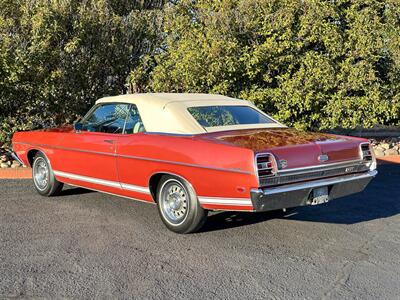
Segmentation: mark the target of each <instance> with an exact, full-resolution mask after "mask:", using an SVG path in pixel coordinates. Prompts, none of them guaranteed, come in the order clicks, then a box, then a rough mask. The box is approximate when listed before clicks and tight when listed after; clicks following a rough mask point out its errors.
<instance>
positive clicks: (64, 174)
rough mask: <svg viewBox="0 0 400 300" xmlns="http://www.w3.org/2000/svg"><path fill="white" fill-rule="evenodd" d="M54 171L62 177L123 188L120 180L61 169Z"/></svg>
mask: <svg viewBox="0 0 400 300" xmlns="http://www.w3.org/2000/svg"><path fill="white" fill-rule="evenodd" d="M53 172H54V174H55V175H56V176H60V177H64V178H68V179H73V180H79V181H85V182H89V183H94V184H100V185H104V186H109V187H114V188H118V189H120V188H121V184H120V183H119V182H115V181H110V180H104V179H99V178H93V177H88V176H82V175H76V174H71V173H67V172H61V171H53Z"/></svg>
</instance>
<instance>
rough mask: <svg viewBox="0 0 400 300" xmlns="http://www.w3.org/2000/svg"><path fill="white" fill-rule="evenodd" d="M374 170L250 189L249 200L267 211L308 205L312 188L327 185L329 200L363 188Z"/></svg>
mask: <svg viewBox="0 0 400 300" xmlns="http://www.w3.org/2000/svg"><path fill="white" fill-rule="evenodd" d="M377 173H378V172H377V171H376V170H373V171H369V172H367V173H362V174H352V175H346V176H340V177H333V178H325V179H321V180H313V181H308V182H302V183H296V184H288V185H284V186H279V187H271V188H265V189H252V190H251V201H252V203H253V207H254V210H255V211H268V210H275V209H282V208H289V207H296V206H304V205H310V204H311V202H312V199H311V194H312V190H313V189H315V188H318V187H324V186H328V191H329V200H333V199H336V198H340V197H344V196H347V195H351V194H354V193H358V192H361V191H363V190H364V189H365V187H366V186H367V185H368V183H369V182H370V181H371V179H372V178H374V177H375V176H376V174H377Z"/></svg>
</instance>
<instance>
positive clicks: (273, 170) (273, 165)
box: [254, 152, 278, 181]
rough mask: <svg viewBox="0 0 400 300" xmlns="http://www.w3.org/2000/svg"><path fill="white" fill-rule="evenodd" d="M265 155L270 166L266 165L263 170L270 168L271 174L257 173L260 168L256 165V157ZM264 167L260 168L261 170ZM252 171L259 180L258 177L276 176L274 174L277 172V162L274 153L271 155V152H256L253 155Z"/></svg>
mask: <svg viewBox="0 0 400 300" xmlns="http://www.w3.org/2000/svg"><path fill="white" fill-rule="evenodd" d="M265 156H267V157H269V160H270V163H271V167H267V168H264V169H265V170H268V169H271V175H264V176H260V174H259V171H260V169H259V168H258V165H259V163H258V159H259V158H260V157H265ZM264 169H261V170H264ZM254 172H255V174H256V175H257V179H258V181H260V177H273V176H276V174H277V173H278V163H277V161H276V158H275V155H273V154H272V153H271V152H264V153H257V154H256V155H255V156H254Z"/></svg>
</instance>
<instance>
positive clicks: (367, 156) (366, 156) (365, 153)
mask: <svg viewBox="0 0 400 300" xmlns="http://www.w3.org/2000/svg"><path fill="white" fill-rule="evenodd" d="M365 146H367V147H368V150H365V149H363V147H364V148H365ZM359 155H360V159H361V160H362V161H364V162H366V163H368V164H369V168H370V170H371V171H373V170H375V169H376V157H375V153H374V149H373V148H372V145H371V143H360V145H359Z"/></svg>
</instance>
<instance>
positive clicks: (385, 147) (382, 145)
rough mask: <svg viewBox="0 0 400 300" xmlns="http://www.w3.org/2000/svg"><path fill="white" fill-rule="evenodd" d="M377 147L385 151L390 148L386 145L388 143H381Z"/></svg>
mask: <svg viewBox="0 0 400 300" xmlns="http://www.w3.org/2000/svg"><path fill="white" fill-rule="evenodd" d="M379 146H380V147H382V148H383V149H385V150H387V149H389V148H390V144H388V143H381V144H380V145H379Z"/></svg>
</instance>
